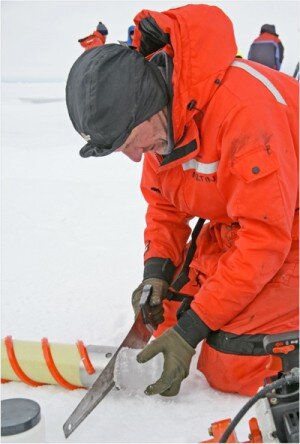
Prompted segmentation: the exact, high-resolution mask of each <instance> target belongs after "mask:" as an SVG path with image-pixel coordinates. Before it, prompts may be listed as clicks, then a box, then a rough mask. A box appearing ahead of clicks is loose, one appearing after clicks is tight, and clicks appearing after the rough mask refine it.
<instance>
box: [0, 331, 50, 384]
mask: <svg viewBox="0 0 300 444" xmlns="http://www.w3.org/2000/svg"><path fill="white" fill-rule="evenodd" d="M4 343H5V347H6V351H7V355H8V359H9V362H10V365H11V366H12V369H13V371H14V372H15V374H16V375H17V376H18V378H19V379H20V380H21V381H22V382H25V384H28V385H31V386H32V387H39V386H40V385H45V384H43V383H42V382H37V381H34V380H33V379H30V378H29V377H28V376H27V375H26V374H25V373H24V372H23V370H22V369H21V367H20V365H19V363H18V361H17V358H16V355H15V351H14V344H13V340H12V337H11V336H6V338H5V339H4Z"/></svg>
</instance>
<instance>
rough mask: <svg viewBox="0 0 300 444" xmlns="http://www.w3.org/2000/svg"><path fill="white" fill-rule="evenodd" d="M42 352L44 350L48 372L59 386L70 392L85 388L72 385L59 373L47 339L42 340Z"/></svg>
mask: <svg viewBox="0 0 300 444" xmlns="http://www.w3.org/2000/svg"><path fill="white" fill-rule="evenodd" d="M42 350H43V354H44V358H45V361H46V364H47V367H48V370H49V372H50V373H51V375H52V376H53V378H54V379H55V381H56V382H57V383H58V384H59V385H61V386H62V387H64V388H65V389H68V390H76V389H78V388H83V387H79V386H77V385H73V384H70V383H69V382H68V381H66V380H65V379H64V378H63V377H62V375H61V374H60V373H59V371H58V369H57V367H56V365H55V363H54V360H53V358H52V354H51V350H50V345H49V341H48V339H47V338H43V339H42Z"/></svg>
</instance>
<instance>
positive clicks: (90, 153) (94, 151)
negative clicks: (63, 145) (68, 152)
mask: <svg viewBox="0 0 300 444" xmlns="http://www.w3.org/2000/svg"><path fill="white" fill-rule="evenodd" d="M116 149H117V148H100V147H99V146H95V145H92V144H91V143H87V144H86V145H84V146H83V147H82V148H81V150H80V151H79V154H80V156H81V157H103V156H107V155H108V154H110V153H112V152H113V151H115V150H116Z"/></svg>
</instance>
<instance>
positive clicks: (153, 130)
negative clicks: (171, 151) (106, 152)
mask: <svg viewBox="0 0 300 444" xmlns="http://www.w3.org/2000/svg"><path fill="white" fill-rule="evenodd" d="M167 149H168V142H167V118H166V112H165V110H162V111H160V112H159V113H157V114H155V115H154V116H152V117H151V118H150V119H149V120H146V121H145V122H143V123H141V124H140V125H138V126H136V127H135V128H134V129H133V130H132V131H131V133H130V135H129V137H128V138H127V139H126V141H125V142H124V143H123V145H121V146H120V147H119V148H118V149H116V151H115V152H122V153H124V154H125V155H126V156H128V157H129V159H131V160H133V161H134V162H140V161H141V159H142V157H143V153H146V152H148V151H153V152H155V153H158V154H167Z"/></svg>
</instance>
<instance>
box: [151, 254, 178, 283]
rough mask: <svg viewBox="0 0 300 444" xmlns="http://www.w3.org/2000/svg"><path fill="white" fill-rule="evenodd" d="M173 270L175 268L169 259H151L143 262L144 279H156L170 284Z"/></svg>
mask: <svg viewBox="0 0 300 444" xmlns="http://www.w3.org/2000/svg"><path fill="white" fill-rule="evenodd" d="M175 269H176V267H175V265H174V264H173V262H172V261H171V259H165V258H162V257H151V258H150V259H148V260H147V261H146V262H145V266H144V279H149V278H158V279H163V280H164V281H167V282H168V283H169V284H170V283H171V282H172V279H173V276H174V273H175Z"/></svg>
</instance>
